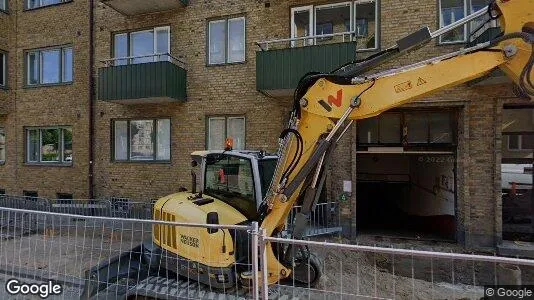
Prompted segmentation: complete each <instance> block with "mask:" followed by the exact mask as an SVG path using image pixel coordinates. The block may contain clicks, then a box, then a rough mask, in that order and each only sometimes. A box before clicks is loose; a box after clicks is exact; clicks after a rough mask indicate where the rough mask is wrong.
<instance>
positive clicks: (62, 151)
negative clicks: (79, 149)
mask: <svg viewBox="0 0 534 300" xmlns="http://www.w3.org/2000/svg"><path fill="white" fill-rule="evenodd" d="M50 129H57V130H60V136H59V139H60V140H59V148H58V152H59V160H58V161H43V153H42V147H43V134H42V131H43V130H50ZM68 129H70V130H71V132H74V131H73V129H72V126H36V127H33V126H30V127H24V163H25V164H26V165H41V166H49V165H52V166H72V165H73V160H70V161H67V160H65V130H68ZM32 130H38V131H39V158H38V160H37V161H32V160H30V152H29V150H30V136H29V132H30V131H32ZM71 143H72V141H71ZM72 151H73V152H74V149H73V150H72Z"/></svg>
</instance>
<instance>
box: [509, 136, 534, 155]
mask: <svg viewBox="0 0 534 300" xmlns="http://www.w3.org/2000/svg"><path fill="white" fill-rule="evenodd" d="M506 136H507V137H508V150H515V151H522V150H526V151H529V152H531V151H532V150H534V135H530V134H508V135H506Z"/></svg>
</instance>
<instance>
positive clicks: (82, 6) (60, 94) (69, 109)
mask: <svg viewBox="0 0 534 300" xmlns="http://www.w3.org/2000/svg"><path fill="white" fill-rule="evenodd" d="M23 8H24V6H23V1H10V3H9V9H10V15H9V18H10V27H11V28H12V31H11V36H10V37H9V38H8V40H9V41H10V44H9V49H7V51H8V52H9V53H8V54H9V83H10V86H9V90H8V91H7V93H8V97H7V98H8V99H9V102H10V108H9V114H7V116H4V117H2V118H0V126H4V127H5V128H6V135H7V146H6V147H7V159H6V163H5V165H3V166H0V174H2V176H0V187H2V188H4V189H6V191H7V193H9V194H15V195H21V194H22V191H23V190H31V191H37V192H38V193H39V196H42V197H55V196H56V193H70V194H73V195H74V197H76V198H84V197H87V196H88V164H89V160H88V149H89V139H88V128H89V123H88V112H89V110H88V107H89V106H88V105H89V85H88V81H89V80H88V78H89V77H88V74H89V64H90V63H89V52H88V51H87V49H88V48H89V13H88V12H89V7H88V5H87V2H86V1H73V2H70V3H66V4H61V5H55V6H50V7H43V8H39V9H35V10H28V11H25V10H23ZM0 15H2V13H0ZM2 17H3V16H0V19H1V18H2ZM0 22H1V21H0ZM2 28H3V26H2ZM15 32H16V34H15ZM1 40H2V38H1V34H0V41H1ZM63 44H71V45H72V47H73V51H74V70H73V72H74V81H73V84H69V85H62V86H54V87H36V88H25V87H24V78H25V71H24V66H25V64H24V59H23V58H24V51H25V50H28V49H34V48H41V47H50V46H56V45H63ZM1 93H2V92H0V94H1ZM1 97H2V96H1V95H0V100H2V98H1ZM54 125H69V126H72V129H73V151H74V159H73V165H72V166H69V167H63V166H35V165H28V164H26V163H25V158H24V152H25V151H24V149H25V137H24V127H26V126H54Z"/></svg>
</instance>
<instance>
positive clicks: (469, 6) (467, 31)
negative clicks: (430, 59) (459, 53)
mask: <svg viewBox="0 0 534 300" xmlns="http://www.w3.org/2000/svg"><path fill="white" fill-rule="evenodd" d="M442 1H444V0H438V1H437V13H438V16H437V23H438V24H437V28H438V29H439V28H442V25H441V24H442V14H441V2H442ZM462 1H463V2H464V17H465V16H467V15H468V14H472V13H474V12H475V11H474V10H473V0H462ZM489 24H490V25H489V28H492V27H497V26H498V25H499V23H498V21H497V20H492V21H490V22H489ZM472 25H473V21H470V22H467V23H466V24H464V36H463V40H457V41H443V40H442V37H443V36H439V37H438V39H437V44H438V45H455V44H465V43H469V37H470V36H471V34H472V31H473V29H476V28H472Z"/></svg>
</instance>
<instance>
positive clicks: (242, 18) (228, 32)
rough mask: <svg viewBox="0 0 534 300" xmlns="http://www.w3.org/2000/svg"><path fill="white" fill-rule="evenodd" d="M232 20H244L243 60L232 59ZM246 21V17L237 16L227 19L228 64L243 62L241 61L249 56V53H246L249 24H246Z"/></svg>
mask: <svg viewBox="0 0 534 300" xmlns="http://www.w3.org/2000/svg"><path fill="white" fill-rule="evenodd" d="M232 20H243V60H235V61H231V60H230V26H228V25H229V23H230V21H232ZM246 23H247V20H246V19H245V17H237V18H229V19H227V20H226V59H225V60H226V63H228V64H234V63H241V62H244V61H245V60H246V57H247V54H246V52H245V51H246V43H247V41H246V38H247V34H246V29H247V26H246Z"/></svg>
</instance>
